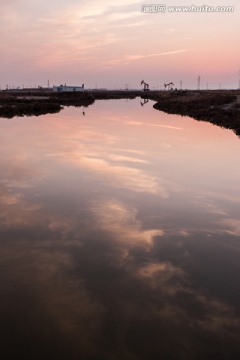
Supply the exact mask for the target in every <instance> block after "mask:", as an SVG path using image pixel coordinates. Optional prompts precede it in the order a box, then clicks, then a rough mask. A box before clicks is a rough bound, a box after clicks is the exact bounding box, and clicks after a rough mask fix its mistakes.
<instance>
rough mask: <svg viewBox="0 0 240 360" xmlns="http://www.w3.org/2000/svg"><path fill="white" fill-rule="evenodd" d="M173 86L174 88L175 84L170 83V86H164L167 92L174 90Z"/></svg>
mask: <svg viewBox="0 0 240 360" xmlns="http://www.w3.org/2000/svg"><path fill="white" fill-rule="evenodd" d="M173 86H174V83H173V82H170V83H168V84H164V88H165V89H166V88H167V90H172V89H173Z"/></svg>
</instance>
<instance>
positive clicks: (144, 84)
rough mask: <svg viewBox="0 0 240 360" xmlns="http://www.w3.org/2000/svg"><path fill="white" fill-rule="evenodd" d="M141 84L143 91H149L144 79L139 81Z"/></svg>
mask: <svg viewBox="0 0 240 360" xmlns="http://www.w3.org/2000/svg"><path fill="white" fill-rule="evenodd" d="M141 85H143V91H149V84H147V83H146V82H145V81H144V80H142V81H141Z"/></svg>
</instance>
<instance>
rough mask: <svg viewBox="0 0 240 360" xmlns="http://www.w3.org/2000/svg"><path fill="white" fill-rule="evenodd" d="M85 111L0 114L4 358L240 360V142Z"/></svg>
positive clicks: (164, 122) (124, 109)
mask: <svg viewBox="0 0 240 360" xmlns="http://www.w3.org/2000/svg"><path fill="white" fill-rule="evenodd" d="M85 112H86V114H85V116H83V114H82V109H79V108H73V107H69V108H66V109H65V110H64V111H62V112H60V113H59V114H54V115H45V116H40V117H25V118H13V119H10V120H9V119H0V151H1V158H0V168H1V173H0V238H1V240H0V270H1V271H0V289H1V290H0V323H1V353H2V354H4V359H7V360H8V359H17V358H18V357H20V356H22V357H23V358H25V359H31V360H33V359H34V360H36V359H37V360H38V359H59V360H61V359H64V360H65V359H69V360H72V359H74V360H75V359H76V360H78V359H84V360H85V359H106V360H112V359H113V360H115V359H119V360H120V359H129V360H134V359H151V360H152V359H163V360H165V359H176V360H178V359H214V358H217V359H219V360H221V359H230V360H232V359H237V358H239V356H240V343H239V338H240V318H239V315H240V314H239V312H240V311H239V300H240V261H239V260H240V256H239V255H240V253H239V251H240V246H239V245H240V215H239V213H240V187H239V180H240V168H239V165H238V163H239V153H240V141H239V138H238V137H237V136H236V135H235V134H234V133H233V132H231V131H229V130H224V129H221V128H219V127H217V126H214V125H212V124H209V123H205V122H198V121H195V120H193V119H190V118H187V117H180V116H176V115H167V114H164V113H162V112H159V111H156V110H154V109H153V108H152V103H148V104H146V105H145V106H144V107H142V106H140V100H138V99H137V100H131V101H126V100H117V101H98V102H96V103H95V104H94V105H93V106H91V107H88V108H87V109H85Z"/></svg>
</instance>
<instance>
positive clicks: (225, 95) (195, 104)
mask: <svg viewBox="0 0 240 360" xmlns="http://www.w3.org/2000/svg"><path fill="white" fill-rule="evenodd" d="M239 93H240V92H238V91H227V90H226V91H215V92H214V91H201V92H196V91H188V92H185V91H178V92H162V93H160V94H158V95H151V94H149V96H148V95H147V96H146V95H143V97H148V98H149V99H152V100H154V101H156V104H154V105H153V107H154V108H155V109H157V110H161V111H164V112H167V113H169V114H179V115H183V116H190V117H192V118H194V119H196V120H203V121H209V122H211V123H213V124H216V125H218V126H221V127H224V128H227V129H232V130H234V132H235V133H236V134H237V135H240V103H239V102H238V96H239Z"/></svg>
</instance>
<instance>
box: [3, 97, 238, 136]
mask: <svg viewBox="0 0 240 360" xmlns="http://www.w3.org/2000/svg"><path fill="white" fill-rule="evenodd" d="M136 97H142V98H146V99H151V100H154V101H155V104H154V105H153V107H154V108H155V109H156V110H161V111H164V112H167V113H170V114H179V115H183V116H190V117H192V118H194V119H196V120H203V121H209V122H211V123H213V124H216V125H218V126H222V127H225V128H228V129H232V130H234V131H235V133H236V134H237V135H240V102H238V101H237V100H238V97H239V100H240V91H231V90H222V91H176V92H171V91H149V92H146V93H143V92H142V91H141V90H139V91H126V90H122V91H117V90H106V91H101V90H94V91H85V92H84V93H81V92H71V93H69V92H62V93H55V92H52V91H33V92H31V91H27V92H24V91H22V90H21V91H16V92H13V91H11V92H10V91H2V92H0V117H6V118H11V117H14V116H30V115H42V114H47V113H56V112H59V111H60V110H61V109H62V108H63V107H64V106H76V107H81V106H84V107H87V106H89V105H91V104H93V103H94V101H95V100H111V99H124V98H128V99H134V98H136Z"/></svg>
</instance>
